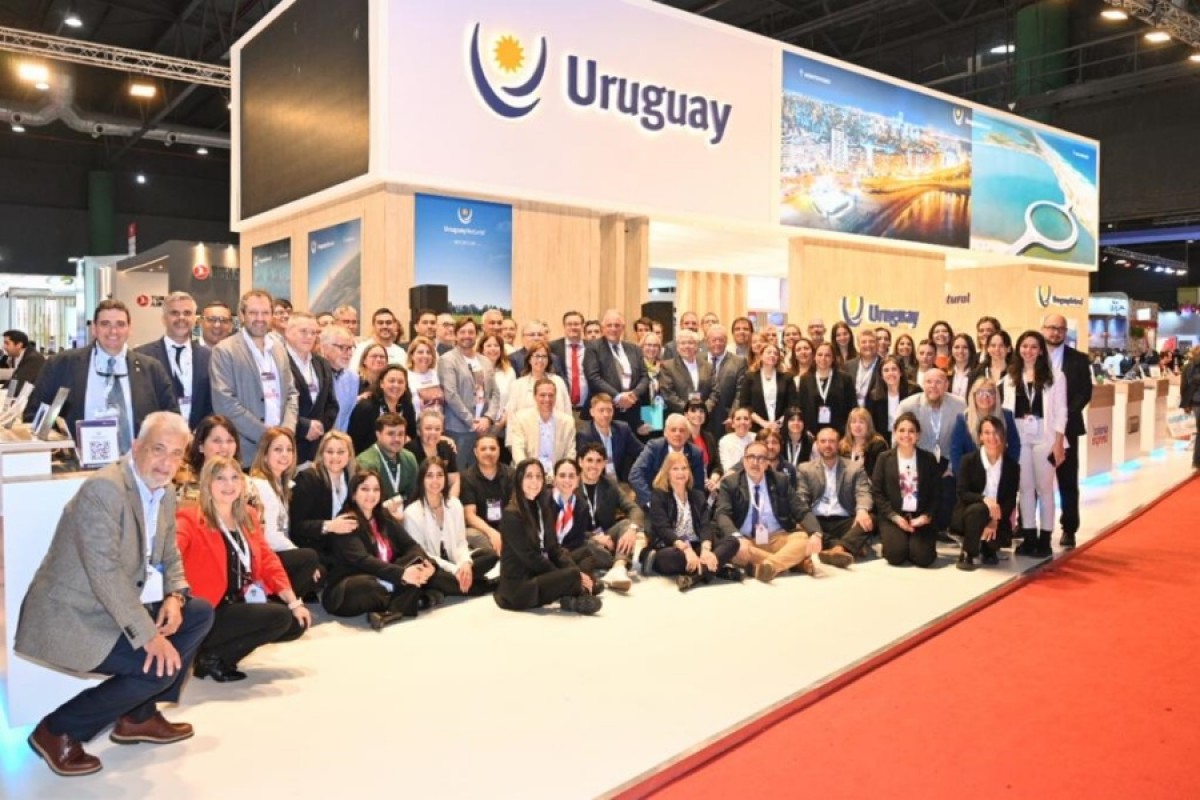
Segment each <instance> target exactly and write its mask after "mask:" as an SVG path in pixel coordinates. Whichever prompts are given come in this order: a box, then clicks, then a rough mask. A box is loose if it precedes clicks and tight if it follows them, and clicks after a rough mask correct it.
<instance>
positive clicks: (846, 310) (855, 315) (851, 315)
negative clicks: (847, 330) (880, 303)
mask: <svg viewBox="0 0 1200 800" xmlns="http://www.w3.org/2000/svg"><path fill="white" fill-rule="evenodd" d="M866 308H867V303H866V301H865V300H863V296H862V295H861V294H860V295H859V296H858V307H857V310H855V311H851V310H850V298H849V297H842V319H844V320H845V321H846V324H847V325H849V326H850V327H851V328H857V327H858V326H859V325H861V324H862V319H863V311H865V310H866Z"/></svg>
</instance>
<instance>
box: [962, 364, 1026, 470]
mask: <svg viewBox="0 0 1200 800" xmlns="http://www.w3.org/2000/svg"><path fill="white" fill-rule="evenodd" d="M965 399H966V401H967V410H966V411H964V412H963V413H961V414H959V415H958V416H957V417H956V418H955V420H954V430H953V431H952V432H951V434H950V468H951V469H952V470H954V474H955V475H957V474H958V465H959V464H960V463H962V459H963V456H965V455H967V454H968V453H973V452H975V451H976V450H978V449H979V421H980V420H982V419H983V418H984V417H988V416H994V417H997V418H999V421H1000V424H1001V425H1003V426H1004V428H1005V431H1004V432H1005V447H1006V448H1007V451H1006V452H1007V453H1008V455H1009V456H1010V457H1012V460H1013V461H1017V462H1019V461H1020V460H1021V437H1020V436H1018V435H1017V422H1016V419H1015V418H1014V417H1013V414H1012V412H1011V411H1009V410H1008V409H1007V408H1002V407H1001V406H1000V389H999V387H998V386H997V385H996V382H995V381H994V380H992V379H991V378H987V377H983V378H976V379H975V382H974V383H972V384H971V388H970V389H969V390H968V391H967V396H966V398H965Z"/></svg>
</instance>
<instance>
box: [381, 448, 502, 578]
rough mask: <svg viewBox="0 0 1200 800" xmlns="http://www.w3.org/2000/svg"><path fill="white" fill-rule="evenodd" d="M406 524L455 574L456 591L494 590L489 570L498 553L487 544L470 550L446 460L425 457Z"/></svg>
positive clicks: (441, 564)
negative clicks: (488, 574)
mask: <svg viewBox="0 0 1200 800" xmlns="http://www.w3.org/2000/svg"><path fill="white" fill-rule="evenodd" d="M404 527H405V528H406V529H407V530H408V533H409V535H410V536H412V538H413V540H414V541H416V543H417V544H419V545H420V546H421V548H422V549H423V550H424V551H425V552H426V553H428V554H429V557H430V559H431V560H432V561H433V563H434V564H436V565H437V566H438V567H439V568H441V569H442V570H444V571H445V572H447V573H449V574H450V575H453V576H454V579H455V581H456V582H457V586H456V589H457V591H449V592H446V594H464V595H468V594H469V595H480V594H487V593H488V592H490V591H492V590H494V589H495V588H496V587H495V583H494V582H493V581H489V580H488V579H487V577H486V576H487V573H488V572H489V571H490V570H491V569H492V567H494V566H496V563H497V562H498V561H499V560H500V559H499V557H498V556H497V555H496V554H495V552H493V551H492V550H491V548H488V549H486V550H474V551H473V550H471V546H470V545H469V544H467V521H466V517H465V516H464V512H463V506H462V503H461V502H459V499H458V498H457V497H454V496H453V495H451V494H450V480H449V476H448V475H447V473H446V462H445V461H442V460H441V459H440V458H437V457H434V458H426V459H425V460H424V461H422V462H421V466H420V467H419V468H418V470H417V486H416V489H414V496H413V501H412V502H411V503H409V504H408V505H407V506H406V507H405V509H404Z"/></svg>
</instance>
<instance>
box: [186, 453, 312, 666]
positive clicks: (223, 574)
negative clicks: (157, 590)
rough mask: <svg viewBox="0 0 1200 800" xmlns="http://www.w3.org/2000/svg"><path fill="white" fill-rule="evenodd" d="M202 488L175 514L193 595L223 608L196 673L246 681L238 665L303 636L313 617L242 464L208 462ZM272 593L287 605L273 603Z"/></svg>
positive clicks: (225, 460) (202, 647) (221, 458)
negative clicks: (271, 541) (270, 542)
mask: <svg viewBox="0 0 1200 800" xmlns="http://www.w3.org/2000/svg"><path fill="white" fill-rule="evenodd" d="M199 489H200V503H199V505H197V506H194V507H191V508H183V509H180V510H179V511H178V512H177V513H176V515H175V525H176V538H177V540H178V543H179V552H180V554H181V555H182V556H183V569H184V572H185V573H186V575H187V580H188V584H189V585H190V586H191V589H192V594H194V595H195V596H197V597H203V598H204V599H205V600H208V601H209V602H210V603H212V605H213V608H214V609H215V610H216V611H215V614H214V621H213V626H212V630H211V631H210V632H209V634H208V636H207V637H206V638H205V640H204V643H203V644H201V645H200V651H199V653H198V654H197V655H196V662H195V666H194V667H193V670H194V672H195V675H196V677H197V678H206V677H211V678H212V679H213V680H215V681H218V682H221V683H224V682H226V681H240V680H242V679H243V678H245V677H246V673H244V672H240V671H238V669H237V665H238V662H239V661H241V660H242V659H243V658H245V657H246V656H248V655H250V653H251V652H253V651H254V650H255V649H256V648H257V647H259V646H261V645H264V644H269V643H271V642H281V641H290V640H292V639H296V638H299V637H300V636H301V635H303V633H304V631H305V629H306V628H308V626H309V625H310V624H311V623H312V617H310V616H309V613H308V609H307V608H305V607H304V603H303V602H302V601H300V600H299V599H298V598H297V597H296V594H295V592H293V591H292V585H291V583H289V582H288V577H287V572H285V571H284V569H283V565H282V564H280V563H279V557H278V556H276V555H275V553H273V552H272V551H271V548H270V547H269V546H267V542H266V539H265V538H264V537H263V533H262V525H261V524H260V523H259V520H258V514H257V513H256V512H255V511H254V509H252V508H250V507H249V506H248V505H247V504H246V477H245V476H244V475H243V474H242V468H241V465H240V464H239V463H238V462H237V461H235V460H234V459H232V458H228V457H225V456H217V457H215V458H210V459H208V460H207V462H206V463H205V464H204V469H203V470H202V471H201V473H200V487H199ZM271 596H275V597H278V598H279V599H280V600H282V601H283V603H285V604H286V605H281V604H280V603H272V602H268V598H269V597H271Z"/></svg>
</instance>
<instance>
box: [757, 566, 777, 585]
mask: <svg viewBox="0 0 1200 800" xmlns="http://www.w3.org/2000/svg"><path fill="white" fill-rule="evenodd" d="M778 574H779V570H778V569H776V567H775V565H774V564H772V563H771V562H770V561H764V562H762V563H761V564H759V565H758V566H757V567H755V569H754V578H755V579H756V580H758V581H761V582H762V583H770V582H771V581H773V580H775V576H776V575H778Z"/></svg>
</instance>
